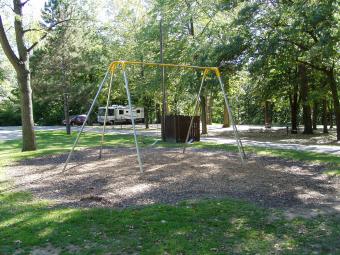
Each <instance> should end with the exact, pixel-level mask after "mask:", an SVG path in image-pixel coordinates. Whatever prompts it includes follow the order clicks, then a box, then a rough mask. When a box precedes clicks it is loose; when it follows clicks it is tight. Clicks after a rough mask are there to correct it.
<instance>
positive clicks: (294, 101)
mask: <svg viewBox="0 0 340 255" xmlns="http://www.w3.org/2000/svg"><path fill="white" fill-rule="evenodd" d="M289 99H290V100H289V101H290V119H291V124H292V129H291V131H290V132H291V133H292V134H297V130H298V119H297V116H298V110H299V102H298V86H297V84H295V86H294V91H293V94H292V95H290V97H289Z"/></svg>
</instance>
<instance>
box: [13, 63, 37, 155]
mask: <svg viewBox="0 0 340 255" xmlns="http://www.w3.org/2000/svg"><path fill="white" fill-rule="evenodd" d="M17 78H18V83H19V87H20V106H21V123H22V151H33V150H36V148H37V145H36V142H35V134H34V120H33V104H32V89H31V80H30V72H29V71H28V70H27V69H25V68H22V69H19V70H17Z"/></svg>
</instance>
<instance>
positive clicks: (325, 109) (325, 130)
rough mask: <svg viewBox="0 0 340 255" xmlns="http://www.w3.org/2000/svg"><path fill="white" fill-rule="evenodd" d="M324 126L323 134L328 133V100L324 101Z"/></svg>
mask: <svg viewBox="0 0 340 255" xmlns="http://www.w3.org/2000/svg"><path fill="white" fill-rule="evenodd" d="M322 125H323V133H324V134H327V133H328V128H327V99H323V100H322Z"/></svg>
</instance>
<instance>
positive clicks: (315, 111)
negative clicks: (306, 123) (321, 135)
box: [313, 100, 319, 130]
mask: <svg viewBox="0 0 340 255" xmlns="http://www.w3.org/2000/svg"><path fill="white" fill-rule="evenodd" d="M318 108H319V104H318V102H317V101H316V100H315V101H314V105H313V130H317V125H318Z"/></svg>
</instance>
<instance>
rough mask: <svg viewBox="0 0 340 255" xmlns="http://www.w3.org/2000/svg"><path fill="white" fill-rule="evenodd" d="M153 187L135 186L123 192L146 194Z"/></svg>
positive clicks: (146, 185)
mask: <svg viewBox="0 0 340 255" xmlns="http://www.w3.org/2000/svg"><path fill="white" fill-rule="evenodd" d="M151 187H152V186H151V185H148V184H137V185H134V186H132V187H127V188H125V189H123V190H122V192H123V193H124V194H131V195H133V194H138V193H142V192H145V191H148V190H150V189H151Z"/></svg>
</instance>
